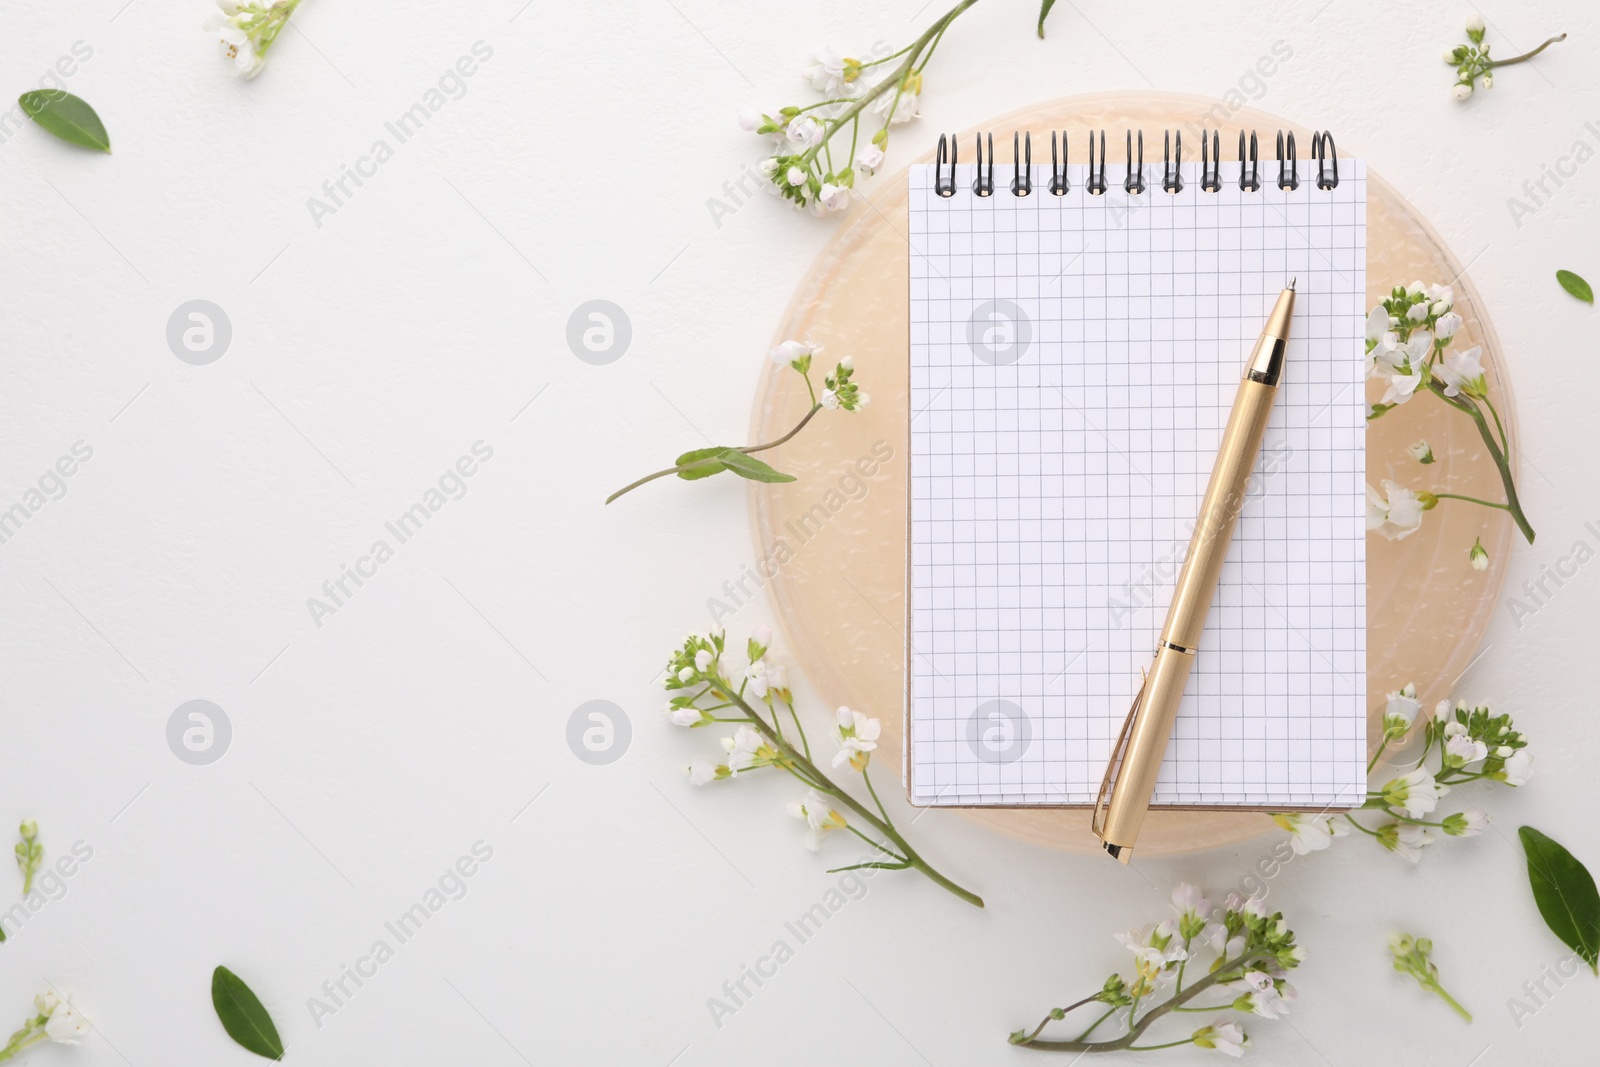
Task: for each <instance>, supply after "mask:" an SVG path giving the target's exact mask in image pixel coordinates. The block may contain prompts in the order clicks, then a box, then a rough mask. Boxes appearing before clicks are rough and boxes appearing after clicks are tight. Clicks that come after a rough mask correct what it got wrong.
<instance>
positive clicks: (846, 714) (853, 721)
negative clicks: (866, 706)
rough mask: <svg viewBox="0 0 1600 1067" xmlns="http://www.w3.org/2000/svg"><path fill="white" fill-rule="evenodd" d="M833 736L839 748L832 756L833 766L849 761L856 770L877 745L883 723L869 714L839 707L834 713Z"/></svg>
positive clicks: (864, 762)
mask: <svg viewBox="0 0 1600 1067" xmlns="http://www.w3.org/2000/svg"><path fill="white" fill-rule="evenodd" d="M833 732H834V736H835V738H837V740H838V742H839V745H840V748H839V751H838V752H837V753H835V754H834V757H833V765H834V766H835V767H838V766H840V765H841V764H844V763H847V762H848V763H851V764H852V765H854V766H855V767H856V768H857V769H858V770H859V769H861V768H862V767H865V766H866V760H867V758H868V756H869V754H870V753H871V752H872V751H873V749H875V748H877V747H878V735H879V734H880V733H882V732H883V724H882V723H880V722H879V721H878V720H877V719H874V718H872V717H871V716H870V715H864V714H862V713H861V712H859V711H851V710H850V709H849V708H840V709H839V710H838V711H837V712H836V713H835V722H834V730H833Z"/></svg>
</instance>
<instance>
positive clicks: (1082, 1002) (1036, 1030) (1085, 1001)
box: [1024, 993, 1117, 1041]
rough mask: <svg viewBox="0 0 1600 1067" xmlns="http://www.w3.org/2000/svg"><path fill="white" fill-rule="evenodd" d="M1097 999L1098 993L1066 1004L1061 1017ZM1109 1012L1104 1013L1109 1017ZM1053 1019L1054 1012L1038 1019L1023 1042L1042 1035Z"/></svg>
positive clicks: (1086, 1031) (1092, 1027)
mask: <svg viewBox="0 0 1600 1067" xmlns="http://www.w3.org/2000/svg"><path fill="white" fill-rule="evenodd" d="M1099 999H1100V995H1099V994H1098V993H1096V994H1095V995H1094V996H1092V997H1084V998H1083V999H1082V1000H1080V1001H1078V1002H1076V1003H1074V1004H1068V1005H1067V1006H1066V1007H1064V1008H1062V1009H1061V1014H1062V1015H1067V1014H1070V1013H1072V1012H1074V1011H1077V1010H1078V1009H1079V1008H1081V1007H1083V1006H1084V1005H1085V1004H1093V1003H1094V1002H1095V1001H1097V1000H1099ZM1116 1010H1117V1009H1116V1008H1115V1007H1113V1008H1112V1009H1111V1011H1116ZM1111 1011H1108V1012H1106V1015H1110V1014H1111ZM1106 1015H1102V1016H1100V1018H1102V1019H1104V1018H1105V1017H1106ZM1055 1017H1056V1016H1055V1012H1051V1013H1050V1014H1049V1015H1046V1016H1045V1017H1044V1018H1043V1019H1040V1020H1039V1025H1038V1026H1035V1027H1034V1028H1033V1033H1031V1034H1029V1035H1028V1036H1027V1037H1026V1038H1024V1040H1026V1041H1032V1040H1033V1039H1034V1038H1036V1037H1038V1036H1039V1035H1040V1033H1042V1032H1043V1031H1044V1028H1045V1027H1047V1026H1049V1025H1050V1022H1051V1020H1053V1019H1054V1018H1055ZM1095 1025H1096V1026H1098V1025H1099V1024H1098V1023H1096V1024H1095ZM1089 1029H1090V1030H1092V1029H1094V1026H1091V1027H1090V1028H1089ZM1088 1032H1089V1030H1085V1031H1084V1034H1087V1033H1088ZM1081 1039H1082V1038H1081V1037H1080V1040H1081Z"/></svg>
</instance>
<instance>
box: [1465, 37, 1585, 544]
mask: <svg viewBox="0 0 1600 1067" xmlns="http://www.w3.org/2000/svg"><path fill="white" fill-rule="evenodd" d="M1566 39H1567V35H1566V34H1564V33H1558V34H1556V35H1555V36H1554V37H1552V38H1550V39H1549V40H1548V41H1546V42H1545V43H1544V44H1542V45H1540V46H1539V47H1538V48H1535V49H1534V50H1533V51H1531V52H1524V53H1523V54H1522V55H1520V56H1513V57H1512V58H1510V59H1494V60H1490V61H1489V63H1488V65H1487V66H1485V67H1484V69H1485V70H1493V69H1494V68H1495V67H1509V66H1513V65H1515V64H1517V63H1526V62H1527V61H1528V60H1530V59H1532V58H1533V57H1534V56H1536V55H1538V54H1539V53H1540V52H1543V51H1544V50H1545V49H1546V48H1549V47H1550V46H1551V45H1553V44H1555V43H1556V42H1558V41H1565V40H1566ZM1529 540H1532V538H1530V539H1529Z"/></svg>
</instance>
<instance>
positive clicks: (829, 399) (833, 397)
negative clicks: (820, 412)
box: [817, 389, 839, 409]
mask: <svg viewBox="0 0 1600 1067" xmlns="http://www.w3.org/2000/svg"><path fill="white" fill-rule="evenodd" d="M817 403H819V404H821V405H822V406H823V407H825V408H829V409H833V408H837V407H838V406H839V394H838V393H835V392H834V391H833V390H832V389H824V390H823V391H822V395H821V396H819V397H817Z"/></svg>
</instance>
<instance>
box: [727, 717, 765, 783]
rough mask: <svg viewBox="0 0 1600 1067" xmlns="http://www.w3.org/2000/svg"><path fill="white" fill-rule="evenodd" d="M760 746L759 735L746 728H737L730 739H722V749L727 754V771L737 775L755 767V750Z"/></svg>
mask: <svg viewBox="0 0 1600 1067" xmlns="http://www.w3.org/2000/svg"><path fill="white" fill-rule="evenodd" d="M761 745H762V740H761V735H760V734H758V733H756V732H755V731H754V730H753V729H751V728H750V727H748V726H741V727H739V729H737V730H735V731H734V733H733V736H732V737H724V738H723V739H722V749H723V751H724V752H726V753H727V754H728V771H729V772H730V773H731V774H738V773H739V772H740V771H745V770H749V769H750V768H751V767H753V766H755V764H756V761H757V757H756V750H757V749H759V748H760V747H761Z"/></svg>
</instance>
